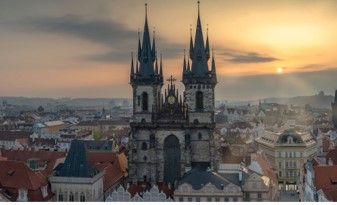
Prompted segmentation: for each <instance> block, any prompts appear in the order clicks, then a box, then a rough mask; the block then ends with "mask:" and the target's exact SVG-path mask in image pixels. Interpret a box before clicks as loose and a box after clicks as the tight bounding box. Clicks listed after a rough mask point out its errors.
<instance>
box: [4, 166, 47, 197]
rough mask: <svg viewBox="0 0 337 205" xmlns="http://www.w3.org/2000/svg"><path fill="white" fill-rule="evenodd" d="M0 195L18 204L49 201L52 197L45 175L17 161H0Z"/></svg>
mask: <svg viewBox="0 0 337 205" xmlns="http://www.w3.org/2000/svg"><path fill="white" fill-rule="evenodd" d="M0 193H1V195H3V196H4V198H7V200H9V201H20V202H31V201H35V202H36V201H50V200H51V198H52V197H53V195H54V194H53V193H52V192H51V190H50V186H49V185H48V181H47V177H46V175H44V174H43V173H41V172H39V171H33V170H32V169H30V168H29V167H28V166H27V165H26V163H24V162H17V161H0Z"/></svg>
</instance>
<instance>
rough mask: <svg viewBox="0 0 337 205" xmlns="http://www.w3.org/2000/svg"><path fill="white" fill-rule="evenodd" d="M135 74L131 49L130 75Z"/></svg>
mask: <svg viewBox="0 0 337 205" xmlns="http://www.w3.org/2000/svg"><path fill="white" fill-rule="evenodd" d="M134 74H135V68H134V66H133V50H132V51H131V76H132V77H133V75H134Z"/></svg>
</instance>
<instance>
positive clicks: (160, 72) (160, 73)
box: [159, 54, 163, 77]
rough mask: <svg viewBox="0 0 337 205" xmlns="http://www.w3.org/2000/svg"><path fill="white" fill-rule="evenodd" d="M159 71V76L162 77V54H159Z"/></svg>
mask: <svg viewBox="0 0 337 205" xmlns="http://www.w3.org/2000/svg"><path fill="white" fill-rule="evenodd" d="M159 69H160V71H159V75H160V76H161V77H163V58H162V54H160V68H159Z"/></svg>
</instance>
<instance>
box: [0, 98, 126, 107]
mask: <svg viewBox="0 0 337 205" xmlns="http://www.w3.org/2000/svg"><path fill="white" fill-rule="evenodd" d="M4 100H5V101H7V103H8V104H12V105H27V106H32V107H38V106H40V105H42V106H57V105H66V106H70V107H72V106H74V107H77V106H79V107H82V106H83V107H114V106H118V105H130V104H131V103H132V101H131V99H128V98H59V99H54V98H27V97H0V103H2V102H3V101H4Z"/></svg>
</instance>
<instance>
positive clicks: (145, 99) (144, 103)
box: [142, 92, 149, 111]
mask: <svg viewBox="0 0 337 205" xmlns="http://www.w3.org/2000/svg"><path fill="white" fill-rule="evenodd" d="M142 98H143V101H142V109H143V111H148V103H149V102H148V100H149V99H148V98H149V97H148V95H147V93H146V92H144V93H143V94H142Z"/></svg>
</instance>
